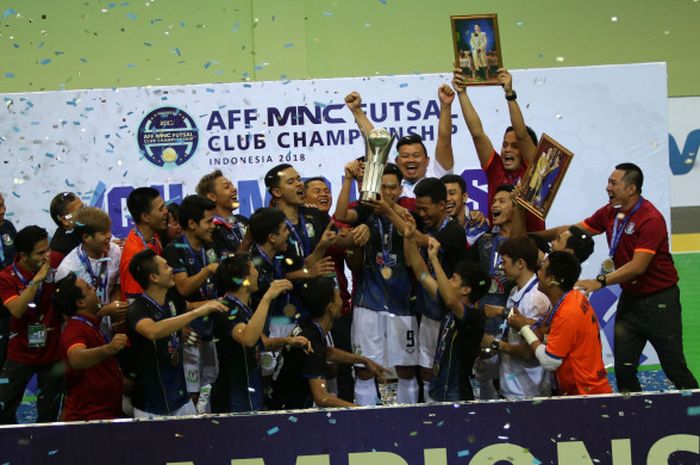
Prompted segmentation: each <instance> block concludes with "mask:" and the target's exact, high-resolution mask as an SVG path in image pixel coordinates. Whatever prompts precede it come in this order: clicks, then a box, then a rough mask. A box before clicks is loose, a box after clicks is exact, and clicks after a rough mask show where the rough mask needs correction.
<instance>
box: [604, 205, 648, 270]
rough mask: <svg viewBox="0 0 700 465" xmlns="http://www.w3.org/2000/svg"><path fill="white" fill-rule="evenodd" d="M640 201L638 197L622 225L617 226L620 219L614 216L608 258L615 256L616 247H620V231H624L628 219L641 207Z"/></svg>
mask: <svg viewBox="0 0 700 465" xmlns="http://www.w3.org/2000/svg"><path fill="white" fill-rule="evenodd" d="M642 200H643V198H642V197H640V198H639V200H637V203H636V204H635V205H634V207H633V208H632V210H631V211H630V212H629V213H628V214H627V215H626V216H625V219H624V221H623V222H622V224H619V222H620V219H619V218H618V216H617V215H615V221H614V222H613V231H612V234H611V237H610V258H612V257H614V256H615V252H616V251H617V246H618V245H620V239H622V231H624V230H625V227H627V223H629V221H630V219H631V218H632V215H634V214H635V213H636V212H637V210H639V207H641V206H642Z"/></svg>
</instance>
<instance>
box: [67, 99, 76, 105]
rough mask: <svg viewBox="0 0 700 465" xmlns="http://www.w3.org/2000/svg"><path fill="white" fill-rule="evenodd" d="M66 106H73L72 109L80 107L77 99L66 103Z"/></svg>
mask: <svg viewBox="0 0 700 465" xmlns="http://www.w3.org/2000/svg"><path fill="white" fill-rule="evenodd" d="M66 105H70V106H72V107H77V106H78V102H77V101H76V100H75V99H73V100H68V101H67V102H66Z"/></svg>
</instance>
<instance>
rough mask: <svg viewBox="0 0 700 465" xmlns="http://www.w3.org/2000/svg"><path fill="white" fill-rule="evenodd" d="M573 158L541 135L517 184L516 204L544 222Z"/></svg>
mask: <svg viewBox="0 0 700 465" xmlns="http://www.w3.org/2000/svg"><path fill="white" fill-rule="evenodd" d="M573 157H574V154H573V153H572V152H571V151H570V150H568V149H566V148H565V147H564V146H562V145H561V144H559V143H558V142H557V141H555V140H554V139H552V138H551V137H549V136H548V135H547V134H542V137H541V138H540V142H539V144H537V153H536V155H535V160H534V161H533V162H532V164H531V165H530V166H529V168H528V169H527V171H526V172H525V176H524V177H523V178H522V179H521V181H520V183H519V184H518V190H519V191H520V196H519V198H518V203H519V204H520V205H522V206H523V207H524V208H526V209H527V210H529V211H531V212H532V213H533V214H535V215H536V216H537V217H539V218H540V219H542V220H544V219H545V218H546V217H547V214H548V213H549V209H550V208H551V206H552V203H553V202H554V198H555V197H556V195H557V191H558V190H559V186H560V185H561V182H562V180H563V179H564V175H565V174H566V170H567V169H568V168H569V164H571V159H572V158H573Z"/></svg>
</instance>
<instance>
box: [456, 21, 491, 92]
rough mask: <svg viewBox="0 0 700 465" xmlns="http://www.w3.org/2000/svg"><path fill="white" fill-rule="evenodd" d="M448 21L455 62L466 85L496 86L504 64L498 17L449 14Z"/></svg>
mask: <svg viewBox="0 0 700 465" xmlns="http://www.w3.org/2000/svg"><path fill="white" fill-rule="evenodd" d="M450 21H451V22H452V41H453V44H454V52H455V63H457V66H459V67H460V68H461V69H462V72H463V73H464V74H465V76H466V77H467V85H470V86H478V85H482V86H488V85H491V86H493V85H498V79H497V75H498V69H499V68H502V67H503V57H502V55H501V42H500V39H499V37H498V16H497V15H495V14H486V15H467V16H450Z"/></svg>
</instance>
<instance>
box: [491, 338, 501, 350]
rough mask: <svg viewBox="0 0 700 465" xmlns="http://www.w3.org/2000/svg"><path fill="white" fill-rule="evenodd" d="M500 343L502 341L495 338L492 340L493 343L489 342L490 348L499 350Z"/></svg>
mask: <svg viewBox="0 0 700 465" xmlns="http://www.w3.org/2000/svg"><path fill="white" fill-rule="evenodd" d="M500 343H501V341H499V340H498V339H494V340H493V341H491V344H489V348H490V349H491V350H495V351H496V352H498V351H499V350H501V346H500Z"/></svg>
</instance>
